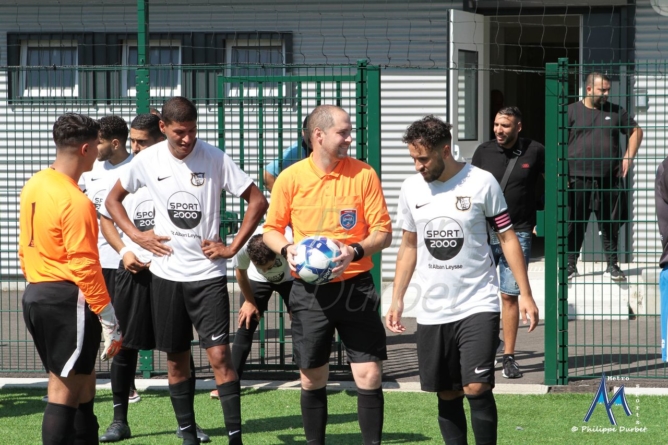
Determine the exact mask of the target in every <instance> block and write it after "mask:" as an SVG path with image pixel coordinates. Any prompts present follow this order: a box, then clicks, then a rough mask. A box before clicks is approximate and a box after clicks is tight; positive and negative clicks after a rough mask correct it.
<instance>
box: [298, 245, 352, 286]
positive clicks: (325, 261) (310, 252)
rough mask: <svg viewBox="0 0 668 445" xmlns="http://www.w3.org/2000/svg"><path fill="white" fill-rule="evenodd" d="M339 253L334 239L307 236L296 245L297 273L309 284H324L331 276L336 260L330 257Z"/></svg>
mask: <svg viewBox="0 0 668 445" xmlns="http://www.w3.org/2000/svg"><path fill="white" fill-rule="evenodd" d="M340 255H341V251H340V250H339V247H338V246H337V245H336V244H334V241H332V240H331V239H329V238H327V237H325V236H309V237H306V238H304V239H303V240H301V242H300V243H299V244H298V245H297V255H296V256H295V262H296V263H297V274H298V275H299V276H300V277H301V279H302V280H304V281H306V282H307V283H311V284H325V283H327V282H328V281H329V280H331V279H332V278H333V277H332V269H334V268H335V267H336V266H337V265H338V262H336V261H332V259H334V258H336V257H338V256H340Z"/></svg>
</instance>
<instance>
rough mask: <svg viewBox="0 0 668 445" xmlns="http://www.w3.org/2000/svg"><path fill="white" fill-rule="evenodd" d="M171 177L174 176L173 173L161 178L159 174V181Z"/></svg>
mask: <svg viewBox="0 0 668 445" xmlns="http://www.w3.org/2000/svg"><path fill="white" fill-rule="evenodd" d="M171 177H172V176H171V175H170V176H165V177H164V178H161V177H160V176H158V181H162V180H163V179H167V178H171Z"/></svg>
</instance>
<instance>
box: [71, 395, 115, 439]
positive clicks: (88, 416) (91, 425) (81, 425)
mask: <svg viewBox="0 0 668 445" xmlns="http://www.w3.org/2000/svg"><path fill="white" fill-rule="evenodd" d="M126 400H127V397H126ZM74 429H75V431H76V436H75V437H76V438H75V440H74V445H97V444H98V443H99V439H98V430H99V429H100V425H99V424H98V423H97V416H96V415H95V398H94V397H93V398H92V399H90V402H86V403H80V404H79V408H78V409H77V413H76V415H75V416H74Z"/></svg>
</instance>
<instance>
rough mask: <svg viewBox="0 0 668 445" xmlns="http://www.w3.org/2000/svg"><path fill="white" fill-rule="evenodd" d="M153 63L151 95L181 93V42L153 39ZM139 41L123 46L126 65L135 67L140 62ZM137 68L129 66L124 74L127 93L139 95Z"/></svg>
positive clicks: (151, 51)
mask: <svg viewBox="0 0 668 445" xmlns="http://www.w3.org/2000/svg"><path fill="white" fill-rule="evenodd" d="M148 58H149V60H148V63H149V64H150V65H151V70H150V78H149V85H150V88H151V93H150V94H151V96H157V97H170V96H179V95H181V67H180V66H179V65H181V42H180V41H178V40H173V41H164V40H160V41H151V43H150V47H149V54H148ZM138 60H139V58H138V48H137V42H136V41H132V42H127V44H126V45H125V46H124V47H123V61H124V65H127V66H131V67H134V66H136V65H138V64H139V61H138ZM136 77H137V70H136V69H135V68H129V69H128V70H127V71H125V74H124V76H123V91H125V95H126V96H129V97H134V96H136V95H137V79H136Z"/></svg>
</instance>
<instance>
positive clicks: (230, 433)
mask: <svg viewBox="0 0 668 445" xmlns="http://www.w3.org/2000/svg"><path fill="white" fill-rule="evenodd" d="M240 432H241V430H236V431H230V432H229V433H228V434H229V435H230V436H234V435H235V434H238V433H240Z"/></svg>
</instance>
